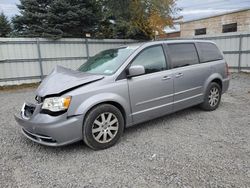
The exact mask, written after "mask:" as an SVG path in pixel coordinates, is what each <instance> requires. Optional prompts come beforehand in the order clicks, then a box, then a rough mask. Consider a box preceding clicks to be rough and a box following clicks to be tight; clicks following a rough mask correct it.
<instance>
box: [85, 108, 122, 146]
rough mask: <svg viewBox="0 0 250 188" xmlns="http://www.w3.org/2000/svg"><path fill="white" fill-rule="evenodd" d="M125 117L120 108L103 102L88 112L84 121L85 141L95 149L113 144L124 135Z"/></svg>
mask: <svg viewBox="0 0 250 188" xmlns="http://www.w3.org/2000/svg"><path fill="white" fill-rule="evenodd" d="M123 130H124V118H123V115H122V113H121V112H120V110H119V109H118V108H116V107H115V106H113V105H110V104H101V105H98V106H96V107H94V108H93V109H91V110H90V112H89V113H87V116H86V118H85V121H84V123H83V141H84V142H85V144H86V145H87V146H89V147H90V148H92V149H94V150H101V149H106V148H109V147H111V146H113V145H114V144H115V143H116V142H117V141H118V140H119V139H120V137H121V136H122V133H123Z"/></svg>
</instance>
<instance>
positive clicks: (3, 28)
mask: <svg viewBox="0 0 250 188" xmlns="http://www.w3.org/2000/svg"><path fill="white" fill-rule="evenodd" d="M10 32H11V26H10V23H9V21H8V18H7V16H5V15H4V13H3V12H2V13H1V14H0V37H8V36H9V34H10Z"/></svg>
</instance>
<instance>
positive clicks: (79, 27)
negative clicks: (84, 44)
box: [47, 0, 101, 37]
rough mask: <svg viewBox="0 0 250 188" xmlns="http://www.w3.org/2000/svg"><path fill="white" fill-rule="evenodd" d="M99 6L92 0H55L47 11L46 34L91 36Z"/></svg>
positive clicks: (95, 24)
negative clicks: (88, 34)
mask: <svg viewBox="0 0 250 188" xmlns="http://www.w3.org/2000/svg"><path fill="white" fill-rule="evenodd" d="M99 10H100V7H98V4H97V3H96V1H93V0H71V1H68V0H55V1H53V2H52V3H51V7H50V9H49V12H48V17H47V19H48V23H49V25H48V32H47V35H48V36H57V35H60V34H61V36H62V37H85V34H86V33H90V34H91V36H92V37H94V36H95V34H96V32H97V27H98V23H99V20H100V19H101V17H100V14H99V13H98V11H99Z"/></svg>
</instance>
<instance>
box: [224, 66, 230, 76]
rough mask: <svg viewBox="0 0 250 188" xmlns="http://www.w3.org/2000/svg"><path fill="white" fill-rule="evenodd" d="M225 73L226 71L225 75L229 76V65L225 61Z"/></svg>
mask: <svg viewBox="0 0 250 188" xmlns="http://www.w3.org/2000/svg"><path fill="white" fill-rule="evenodd" d="M225 73H226V76H227V77H228V76H230V72H229V66H228V64H227V63H226V66H225Z"/></svg>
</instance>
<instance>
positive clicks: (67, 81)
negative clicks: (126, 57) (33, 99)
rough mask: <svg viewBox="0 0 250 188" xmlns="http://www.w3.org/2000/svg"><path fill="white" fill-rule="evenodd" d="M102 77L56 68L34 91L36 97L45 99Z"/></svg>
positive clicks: (60, 67)
mask: <svg viewBox="0 0 250 188" xmlns="http://www.w3.org/2000/svg"><path fill="white" fill-rule="evenodd" d="M103 77H104V76H102V75H93V74H89V73H84V72H79V71H74V70H71V69H68V68H65V67H62V66H56V68H54V70H53V71H52V72H51V73H50V74H49V75H48V76H46V78H45V79H44V80H43V81H42V83H41V84H40V85H39V87H38V88H37V90H36V95H37V96H40V97H45V96H47V95H55V94H60V93H61V92H63V91H65V90H69V89H72V88H75V87H77V86H81V85H84V84H87V83H90V82H94V81H97V80H100V79H102V78H103Z"/></svg>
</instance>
